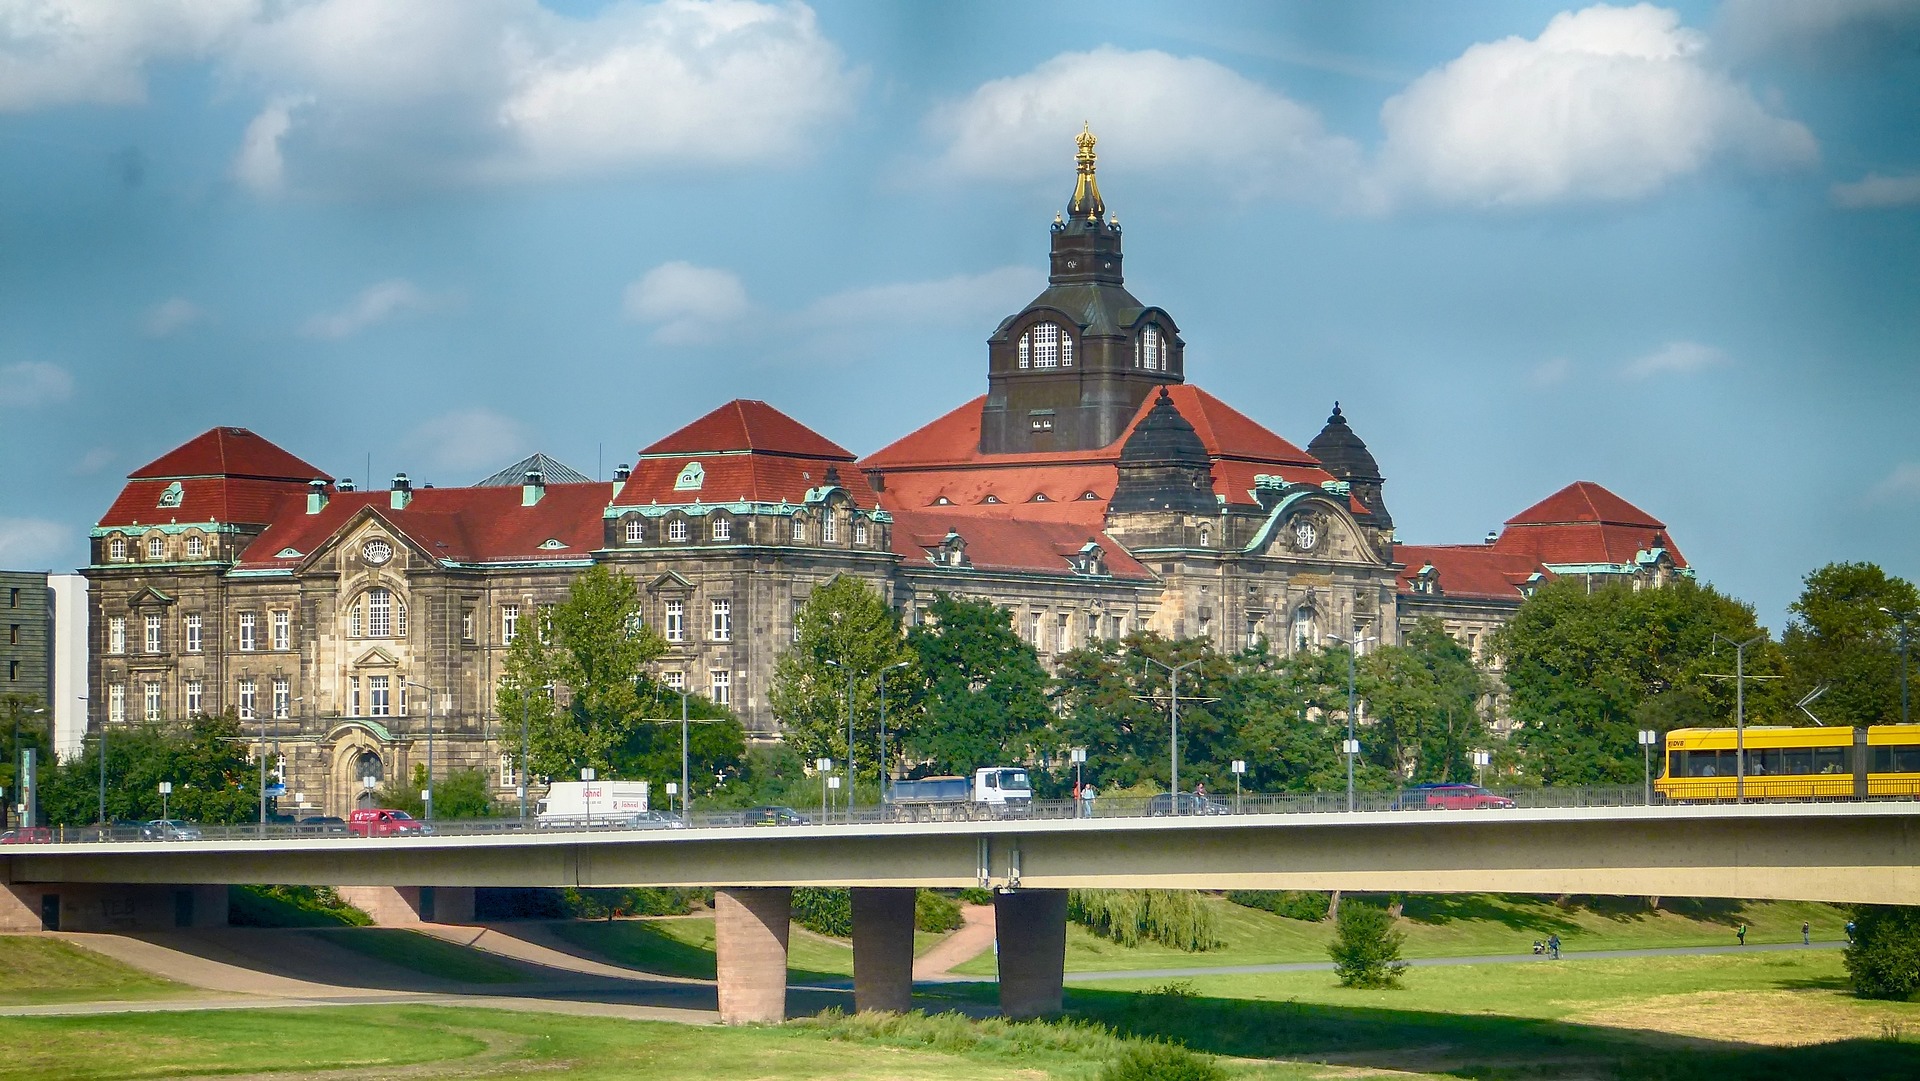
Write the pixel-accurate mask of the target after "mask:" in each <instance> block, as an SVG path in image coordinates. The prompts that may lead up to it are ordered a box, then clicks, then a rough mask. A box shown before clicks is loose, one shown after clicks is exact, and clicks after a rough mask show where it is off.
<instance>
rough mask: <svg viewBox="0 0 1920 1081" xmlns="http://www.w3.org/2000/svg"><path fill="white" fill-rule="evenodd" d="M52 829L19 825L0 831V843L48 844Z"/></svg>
mask: <svg viewBox="0 0 1920 1081" xmlns="http://www.w3.org/2000/svg"><path fill="white" fill-rule="evenodd" d="M52 843H53V831H52V830H50V829H48V828H47V827H45V826H21V827H19V828H18V829H10V830H8V831H7V832H5V833H0V845H50V844H52Z"/></svg>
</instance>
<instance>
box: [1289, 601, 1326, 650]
mask: <svg viewBox="0 0 1920 1081" xmlns="http://www.w3.org/2000/svg"><path fill="white" fill-rule="evenodd" d="M1293 641H1294V644H1295V645H1296V646H1298V647H1299V648H1301V649H1305V648H1306V647H1308V646H1314V645H1319V644H1320V628H1319V627H1318V626H1317V625H1316V624H1315V623H1314V621H1313V605H1311V604H1303V605H1301V606H1300V607H1298V608H1295V609H1294V610H1293Z"/></svg>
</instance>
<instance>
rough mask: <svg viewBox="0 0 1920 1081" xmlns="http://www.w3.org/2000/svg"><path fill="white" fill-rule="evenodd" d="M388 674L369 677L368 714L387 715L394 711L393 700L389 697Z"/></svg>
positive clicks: (374, 715)
mask: <svg viewBox="0 0 1920 1081" xmlns="http://www.w3.org/2000/svg"><path fill="white" fill-rule="evenodd" d="M388 679H389V677H387V676H368V677H367V716H369V717H387V716H391V715H392V713H393V708H392V707H393V704H392V700H391V699H390V698H389V697H388V694H389V692H388V689H387V682H388Z"/></svg>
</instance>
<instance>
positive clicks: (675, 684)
mask: <svg viewBox="0 0 1920 1081" xmlns="http://www.w3.org/2000/svg"><path fill="white" fill-rule="evenodd" d="M666 680H667V686H669V687H672V688H673V689H674V690H675V691H684V690H686V689H687V674H686V673H685V672H668V673H667V675H666Z"/></svg>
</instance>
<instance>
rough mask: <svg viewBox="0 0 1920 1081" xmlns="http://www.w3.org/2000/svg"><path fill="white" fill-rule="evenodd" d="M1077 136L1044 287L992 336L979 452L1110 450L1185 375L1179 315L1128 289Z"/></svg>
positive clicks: (1088, 158)
mask: <svg viewBox="0 0 1920 1081" xmlns="http://www.w3.org/2000/svg"><path fill="white" fill-rule="evenodd" d="M1076 142H1077V145H1078V147H1079V149H1078V153H1077V154H1076V156H1075V177H1074V184H1073V197H1072V198H1070V199H1069V200H1068V201H1067V209H1066V212H1065V213H1064V214H1061V215H1055V217H1054V219H1053V233H1052V242H1053V243H1052V248H1053V250H1052V255H1051V261H1050V266H1049V272H1048V275H1047V289H1046V291H1045V292H1043V293H1041V294H1040V295H1039V296H1037V297H1035V298H1034V299H1033V302H1032V303H1030V304H1028V305H1027V306H1026V307H1025V308H1024V309H1022V310H1021V311H1020V313H1019V314H1017V315H1014V316H1011V317H1009V318H1007V319H1006V320H1005V321H1004V322H1002V323H1001V324H1000V326H999V328H998V329H996V330H995V331H994V332H993V336H992V337H990V338H988V339H987V400H986V404H985V405H983V406H982V407H981V411H980V449H981V450H982V451H984V452H986V453H988V454H1018V453H1025V452H1029V451H1052V450H1093V449H1096V448H1099V447H1104V446H1108V445H1109V444H1111V443H1112V442H1113V441H1114V440H1116V439H1118V438H1120V434H1121V433H1122V432H1124V431H1126V427H1127V423H1128V422H1129V421H1130V420H1132V419H1133V416H1134V414H1135V413H1136V412H1137V411H1138V410H1139V408H1140V403H1141V402H1143V401H1145V400H1146V398H1147V395H1148V394H1150V393H1152V391H1153V388H1155V387H1160V386H1166V385H1167V384H1170V383H1179V382H1182V381H1183V379H1184V377H1185V358H1184V356H1183V352H1184V349H1185V343H1184V342H1182V341H1181V340H1180V331H1179V328H1178V327H1176V326H1175V325H1174V322H1173V318H1172V317H1171V316H1169V315H1168V314H1167V313H1166V312H1165V311H1163V310H1162V309H1160V308H1153V307H1148V306H1146V305H1143V304H1141V303H1140V302H1139V301H1138V300H1136V299H1134V296H1133V294H1131V293H1129V292H1127V289H1126V286H1125V284H1124V281H1125V279H1124V278H1123V276H1122V275H1121V258H1122V256H1121V250H1120V223H1119V221H1118V220H1115V219H1112V218H1109V217H1108V216H1107V205H1106V201H1105V200H1103V199H1102V198H1101V197H1100V184H1099V181H1098V179H1097V178H1096V176H1095V172H1094V163H1095V155H1094V150H1093V148H1094V142H1095V140H1094V137H1093V133H1092V132H1091V131H1082V132H1081V133H1080V135H1079V137H1078V139H1077V140H1076Z"/></svg>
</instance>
